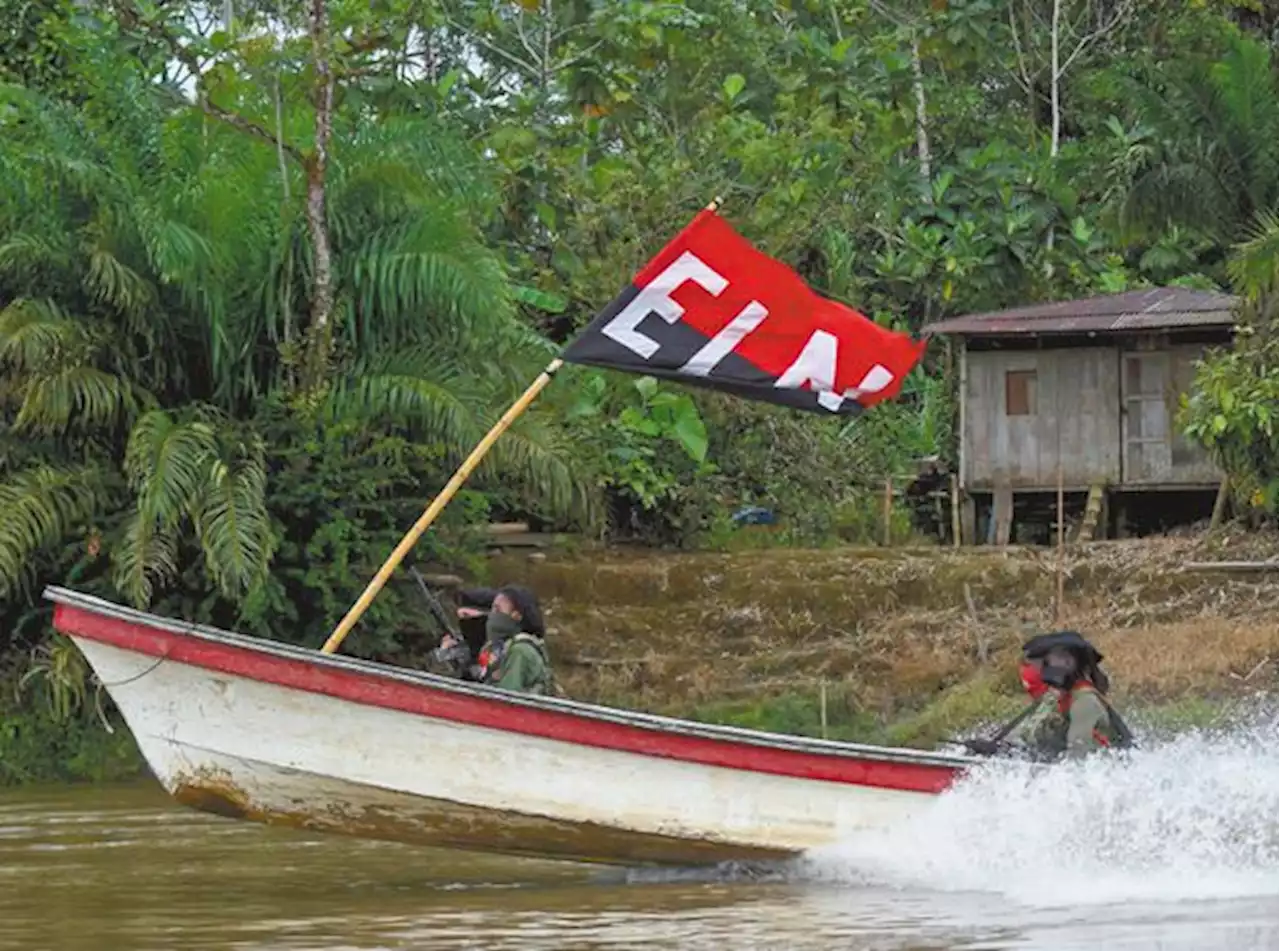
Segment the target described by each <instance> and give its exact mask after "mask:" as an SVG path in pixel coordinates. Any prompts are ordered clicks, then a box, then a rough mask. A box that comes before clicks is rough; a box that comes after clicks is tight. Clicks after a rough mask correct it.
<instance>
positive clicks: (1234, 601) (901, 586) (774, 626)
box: [0, 534, 1277, 784]
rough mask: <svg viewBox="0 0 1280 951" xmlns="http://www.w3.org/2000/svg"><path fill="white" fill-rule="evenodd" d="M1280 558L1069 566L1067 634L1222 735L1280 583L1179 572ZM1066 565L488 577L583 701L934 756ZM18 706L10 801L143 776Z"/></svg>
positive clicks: (1272, 642)
mask: <svg viewBox="0 0 1280 951" xmlns="http://www.w3.org/2000/svg"><path fill="white" fill-rule="evenodd" d="M1275 552H1276V537H1275V536H1274V535H1269V536H1260V535H1243V534H1227V535H1222V536H1219V537H1216V538H1212V539H1203V538H1199V539H1197V538H1163V539H1155V540H1142V541H1131V542H1105V543H1096V544H1091V545H1085V546H1076V547H1073V548H1071V549H1070V550H1069V552H1068V558H1067V561H1066V575H1065V595H1066V598H1065V613H1064V617H1063V618H1062V621H1061V624H1060V625H1058V626H1063V627H1073V628H1075V629H1078V630H1080V631H1082V632H1083V633H1084V634H1085V635H1086V636H1088V637H1089V638H1091V639H1092V640H1093V641H1094V642H1095V643H1096V644H1098V646H1099V647H1100V648H1101V650H1102V651H1103V652H1104V653H1105V654H1106V656H1107V660H1106V663H1105V666H1106V667H1107V669H1108V671H1109V672H1110V674H1111V677H1112V680H1113V682H1114V688H1113V689H1114V694H1115V698H1116V700H1117V702H1118V703H1119V704H1120V705H1121V706H1122V708H1123V709H1124V710H1125V711H1126V713H1127V714H1128V715H1129V717H1130V719H1132V720H1134V721H1135V722H1136V723H1138V724H1146V725H1147V726H1149V727H1155V728H1159V729H1167V730H1174V729H1179V728H1184V727H1188V726H1203V725H1212V724H1219V723H1222V722H1224V721H1226V720H1229V719H1230V718H1231V717H1232V716H1234V715H1235V714H1236V713H1238V712H1239V711H1241V710H1242V709H1247V708H1249V707H1251V706H1252V705H1254V703H1255V698H1257V697H1258V695H1261V696H1262V698H1263V700H1264V702H1267V701H1268V700H1270V701H1274V698H1275V696H1276V686H1277V685H1276V679H1277V587H1276V577H1275V576H1274V575H1271V576H1266V575H1261V576H1260V575H1227V574H1206V573H1188V572H1184V571H1183V570H1182V567H1183V566H1184V565H1185V564H1186V563H1188V562H1193V561H1213V560H1261V559H1264V558H1268V557H1274V555H1275ZM1054 568H1055V555H1054V553H1053V552H1051V551H1046V550H1043V549H1019V548H1009V549H1006V550H995V549H985V550H979V549H969V550H950V549H832V550H821V551H795V550H786V549H774V550H762V551H748V552H736V553H732V554H720V553H680V554H660V553H654V552H611V553H600V552H593V553H578V554H565V555H561V556H553V557H552V558H550V559H548V560H546V561H537V562H535V561H531V560H529V559H527V558H521V557H515V556H506V557H501V558H497V559H494V560H493V561H492V562H491V563H490V565H489V575H490V579H489V580H492V581H498V582H505V581H518V582H523V583H526V584H529V585H531V586H533V587H534V588H535V589H536V590H537V591H538V592H539V593H540V595H541V596H542V598H543V601H544V606H545V607H546V609H547V614H548V620H549V624H550V627H551V636H550V645H551V650H552V655H553V659H554V660H555V663H556V667H557V671H558V675H559V677H560V680H561V682H562V684H563V685H564V687H565V688H566V690H567V691H568V693H569V694H570V695H571V696H573V697H575V698H577V699H582V700H589V701H595V702H600V703H605V704H610V705H615V706H620V707H627V708H632V709H643V710H650V711H654V712H659V713H666V714H671V715H675V716H682V717H692V718H695V719H701V720H705V721H709V722H719V723H729V724H734V725H739V726H746V727H755V728H758V729H765V730H774V731H780V732H791V733H801V734H807V735H813V736H820V735H824V734H825V735H827V736H829V737H831V738H833V739H850V740H861V741H865V742H873V743H889V744H896V745H906V746H918V747H930V746H934V745H936V744H937V743H939V742H942V741H945V740H947V739H949V738H953V737H956V736H959V735H966V734H968V733H969V732H970V731H972V730H973V729H975V728H977V727H979V726H981V725H982V724H984V723H987V722H991V721H995V720H998V719H1000V718H1002V717H1004V716H1006V715H1008V714H1010V713H1011V712H1013V711H1015V710H1016V709H1018V708H1019V706H1020V704H1021V693H1020V689H1019V686H1018V683H1017V680H1016V675H1015V672H1014V671H1015V666H1016V658H1017V655H1018V648H1019V645H1020V644H1021V642H1022V640H1023V639H1024V638H1025V637H1026V636H1028V635H1029V634H1031V633H1034V632H1037V631H1042V630H1046V629H1051V628H1052V627H1054V626H1055V625H1054V622H1053V601H1054V589H1055V581H1054ZM69 664H70V661H69V660H68V661H65V662H64V663H63V664H61V665H51V669H53V668H54V667H56V668H57V669H63V668H64V667H65V666H67V665H69ZM55 683H56V681H55V680H48V679H46V680H45V681H44V687H45V688H46V691H47V690H48V688H50V687H52V686H53V685H54V684H55ZM0 688H3V691H4V697H5V698H10V697H13V696H14V695H15V693H14V691H13V690H12V689H10V688H9V687H5V686H4V685H0ZM38 695H39V694H38V692H36V693H33V692H31V691H28V692H27V693H26V694H24V696H27V697H28V698H33V697H35V696H38ZM9 703H10V708H9V709H8V710H7V711H6V710H5V708H4V705H3V704H2V703H0V784H5V783H19V782H36V781H70V780H89V781H100V780H110V779H120V778H128V777H129V776H131V775H136V774H137V773H138V772H140V771H141V769H142V765H141V763H140V761H139V759H138V754H137V750H136V747H135V746H134V744H133V742H132V739H131V737H130V736H129V734H128V731H127V730H126V729H125V728H123V727H122V726H118V727H117V728H116V729H115V732H114V733H109V732H107V731H106V730H105V729H104V728H103V724H102V719H101V717H100V716H99V715H98V714H97V713H96V711H93V710H89V709H88V707H89V705H88V704H86V710H87V712H86V713H85V714H84V715H82V716H80V717H78V718H74V719H72V720H70V721H68V722H66V723H63V724H61V725H58V724H56V723H55V722H54V721H53V720H52V719H51V718H50V717H49V716H48V715H47V712H37V711H36V710H35V709H33V708H30V704H28V707H26V708H16V707H14V706H12V701H9ZM824 724H825V725H824Z"/></svg>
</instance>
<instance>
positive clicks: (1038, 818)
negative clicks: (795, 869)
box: [802, 721, 1280, 908]
mask: <svg viewBox="0 0 1280 951" xmlns="http://www.w3.org/2000/svg"><path fill="white" fill-rule="evenodd" d="M1278 728H1280V723H1277V722H1274V721H1273V722H1272V723H1270V724H1268V725H1266V726H1263V727H1262V728H1261V729H1257V728H1255V729H1252V730H1248V731H1244V730H1236V731H1232V732H1227V733H1207V732H1196V733H1188V734H1184V735H1182V736H1180V737H1177V738H1175V739H1173V740H1171V741H1168V742H1166V743H1164V744H1161V745H1159V746H1155V747H1151V748H1147V749H1143V750H1140V751H1135V752H1133V753H1131V754H1126V755H1118V756H1115V757H1094V758H1091V759H1088V760H1085V761H1083V762H1078V763H1065V764H1060V765H1057V766H1054V767H1053V768H1052V769H1042V770H1036V769H1034V768H1032V767H1028V766H1027V765H1025V764H1017V763H999V764H992V765H990V766H987V767H984V768H982V769H981V770H979V771H977V772H975V773H973V774H971V775H970V776H969V777H968V778H966V779H965V780H964V781H962V782H961V783H960V784H958V785H957V786H956V787H955V788H954V789H952V790H951V791H949V792H948V793H946V794H944V795H942V796H939V797H938V798H937V800H936V801H935V802H934V803H933V804H932V805H931V806H929V807H927V808H926V810H925V811H924V812H923V813H922V814H921V815H919V816H918V817H917V818H916V819H915V820H914V821H912V822H910V823H908V824H907V825H905V826H900V827H897V828H895V829H892V830H886V831H884V832H883V833H880V834H865V835H860V836H858V837H857V838H856V839H853V840H850V841H848V842H845V843H842V844H840V845H838V846H834V847H831V848H827V849H822V850H818V851H815V852H813V853H811V854H810V855H809V856H808V857H806V859H805V860H804V862H803V863H802V866H803V874H804V876H805V877H813V878H817V879H820V880H827V881H836V882H842V883H849V884H859V885H882V886H883V885H888V886H895V887H904V888H914V889H921V888H923V889H930V890H936V891H950V892H956V891H964V892H986V893H995V894H999V895H1002V896H1004V897H1005V898H1007V899H1012V900H1014V901H1016V902H1019V903H1021V904H1024V905H1029V906H1035V907H1043V908H1049V907H1055V906H1068V905H1070V906H1079V905H1097V904H1107V903H1111V902H1132V901H1155V902H1170V901H1174V902H1181V901H1196V900H1208V899H1224V898H1238V897H1250V896H1274V895H1276V894H1277V892H1278V891H1280V848H1278V840H1280V835H1278V831H1277V830H1278V827H1280V745H1278V744H1277V730H1278Z"/></svg>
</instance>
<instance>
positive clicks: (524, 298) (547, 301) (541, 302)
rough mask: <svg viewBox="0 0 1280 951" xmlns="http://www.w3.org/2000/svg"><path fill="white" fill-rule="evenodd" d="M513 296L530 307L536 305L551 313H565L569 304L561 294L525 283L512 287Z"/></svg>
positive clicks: (539, 308)
mask: <svg viewBox="0 0 1280 951" xmlns="http://www.w3.org/2000/svg"><path fill="white" fill-rule="evenodd" d="M511 298H512V299H513V300H517V301H519V302H520V303H522V304H528V305H529V306H530V307H536V308H537V309H538V310H543V311H546V312H547V313H549V314H560V313H563V312H564V309H565V308H566V307H568V306H569V302H568V301H567V300H565V299H564V298H563V297H561V296H560V295H559V294H553V293H551V292H550V291H543V290H539V289H538V288H536V287H526V286H524V285H514V286H513V287H512V288H511Z"/></svg>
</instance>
